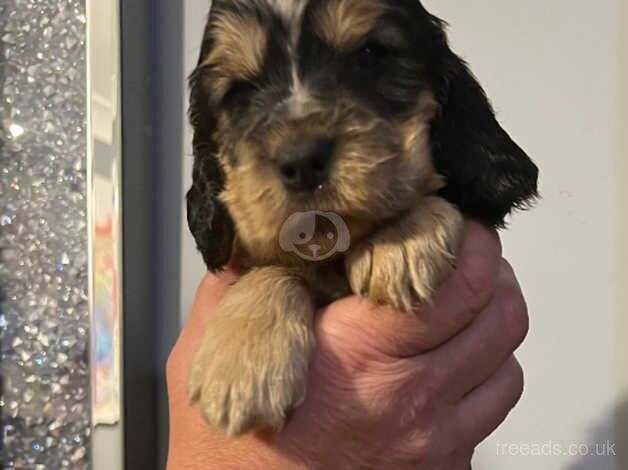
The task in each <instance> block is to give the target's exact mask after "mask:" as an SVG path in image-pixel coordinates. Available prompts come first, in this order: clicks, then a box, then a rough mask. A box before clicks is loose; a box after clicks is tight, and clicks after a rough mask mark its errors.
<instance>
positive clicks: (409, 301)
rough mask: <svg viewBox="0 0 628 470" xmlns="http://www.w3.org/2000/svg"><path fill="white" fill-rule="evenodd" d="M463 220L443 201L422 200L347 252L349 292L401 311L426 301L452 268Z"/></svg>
mask: <svg viewBox="0 0 628 470" xmlns="http://www.w3.org/2000/svg"><path fill="white" fill-rule="evenodd" d="M462 224H463V219H462V215H461V214H460V213H459V212H458V210H457V209H455V208H454V207H453V206H452V205H451V204H449V203H448V202H447V201H445V200H444V199H442V198H439V197H427V198H425V199H424V200H423V201H422V202H421V205H420V206H419V207H417V208H415V209H413V210H412V211H411V212H410V213H408V214H407V215H406V216H404V217H403V218H402V219H400V220H399V221H398V222H397V223H396V224H394V225H393V226H389V227H386V228H385V229H383V230H380V231H379V232H377V233H375V234H374V235H373V236H372V237H371V238H370V239H368V240H366V241H365V242H363V243H361V244H360V245H358V246H356V247H355V248H354V249H352V250H351V252H350V253H349V255H348V256H347V261H346V268H347V275H348V277H349V282H350V284H351V288H352V290H353V292H354V293H356V294H358V295H364V296H366V297H368V298H369V299H370V300H372V301H373V302H383V303H386V304H389V305H392V306H394V307H396V308H398V309H401V310H405V311H411V310H412V308H413V304H414V303H416V302H417V301H425V300H429V298H430V296H431V295H432V292H433V291H434V289H435V288H436V287H437V286H438V285H439V284H440V283H441V282H442V281H443V280H444V279H445V278H446V277H447V275H448V274H449V273H450V272H451V270H452V267H453V262H454V259H455V254H456V252H457V250H458V247H459V244H460V238H461V234H462Z"/></svg>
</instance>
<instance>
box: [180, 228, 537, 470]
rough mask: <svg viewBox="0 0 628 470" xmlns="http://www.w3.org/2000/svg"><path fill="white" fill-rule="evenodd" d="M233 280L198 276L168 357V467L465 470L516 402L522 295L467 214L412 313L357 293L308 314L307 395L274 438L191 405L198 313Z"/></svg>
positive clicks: (495, 246)
mask: <svg viewBox="0 0 628 470" xmlns="http://www.w3.org/2000/svg"><path fill="white" fill-rule="evenodd" d="M236 279H237V275H236V274H235V273H234V272H233V271H232V270H227V271H226V272H225V273H222V274H220V275H219V276H207V277H206V279H205V280H204V281H203V283H202V284H201V287H200V288H199V291H198V293H197V298H196V302H195V305H194V307H193V309H192V313H191V316H190V319H189V321H188V324H187V325H186V326H185V328H184V330H183V332H182V334H181V337H180V338H179V341H178V342H177V345H176V346H175V349H174V350H173V352H172V355H171V357H170V360H169V363H168V385H169V398H170V418H171V423H170V424H171V432H170V455H169V468H172V469H183V468H194V469H204V468H395V469H397V468H416V467H417V465H418V466H420V468H422V469H428V470H432V469H441V468H442V469H447V470H450V469H453V470H456V469H465V470H466V469H467V468H468V466H469V461H470V459H471V455H472V454H473V449H474V447H475V446H476V445H477V444H478V443H479V442H481V441H482V440H483V439H484V438H485V437H486V436H487V435H489V434H490V433H491V432H492V431H493V430H494V429H495V428H496V427H497V426H498V425H499V424H500V423H501V422H502V421H503V420H504V419H505V417H506V415H507V414H508V412H509V411H510V409H511V408H512V407H513V406H514V404H515V403H516V402H517V401H518V399H519V396H520V394H521V391H522V388H523V376H522V371H521V368H520V366H519V364H518V363H517V362H516V360H515V359H514V357H513V356H512V354H513V351H514V350H515V349H516V348H517V346H518V345H519V344H520V342H521V341H522V340H523V338H524V337H525V334H526V332H527V312H526V307H525V302H524V301H523V297H522V295H521V291H520V289H519V286H518V284H517V281H516V278H515V276H514V274H513V272H512V269H511V268H510V267H509V266H508V264H507V263H506V262H505V261H503V260H502V259H501V248H500V244H499V239H498V237H497V235H496V233H495V232H494V231H492V230H489V229H486V228H485V227H483V226H481V225H479V224H477V223H475V222H468V223H467V224H466V233H465V243H464V246H463V249H462V251H461V253H460V255H459V257H458V268H457V269H456V271H455V272H454V274H453V275H452V277H451V278H450V279H449V280H448V281H447V282H446V283H445V285H443V286H442V288H441V289H440V290H439V291H438V292H437V293H436V295H435V297H434V300H433V303H432V305H429V306H426V307H425V308H423V309H422V310H421V311H420V312H417V314H416V315H408V314H401V313H398V312H394V311H390V310H389V309H386V308H378V307H375V306H372V305H370V304H368V303H367V302H365V301H363V300H361V299H358V298H355V297H352V298H347V299H344V300H341V301H339V302H336V303H334V304H332V305H330V306H329V307H327V308H326V309H324V310H323V311H322V312H320V313H319V315H318V316H317V319H316V325H315V327H316V336H317V341H318V347H317V351H316V353H315V357H314V359H313V361H312V364H311V366H310V379H309V387H308V395H307V399H306V401H305V402H304V404H303V405H302V406H301V407H299V408H298V409H297V410H295V412H294V413H293V415H292V417H291V419H290V420H289V421H288V424H287V425H286V427H285V428H284V429H283V430H282V431H281V432H279V433H278V434H276V435H274V436H272V435H270V434H267V433H266V434H264V433H260V434H257V435H249V436H246V437H244V438H241V439H227V438H225V437H224V436H222V435H221V434H220V433H219V432H217V431H214V430H212V429H210V428H209V427H208V426H207V425H206V424H205V422H204V421H203V420H202V418H201V417H200V413H199V412H198V410H196V409H193V408H192V407H190V406H189V405H188V402H187V394H186V389H185V384H186V380H187V370H188V365H189V362H190V360H191V357H192V355H193V353H194V352H195V350H196V348H197V347H198V344H199V342H200V338H201V336H202V332H203V327H204V324H205V320H206V318H207V314H208V313H209V314H211V311H212V310H213V309H214V308H215V306H216V305H217V303H218V302H219V301H220V298H222V295H223V294H224V292H225V290H226V289H228V286H229V284H230V283H232V282H234V281H235V280H236Z"/></svg>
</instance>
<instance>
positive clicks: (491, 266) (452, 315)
mask: <svg viewBox="0 0 628 470" xmlns="http://www.w3.org/2000/svg"><path fill="white" fill-rule="evenodd" d="M500 260H501V244H500V241H499V237H498V235H497V232H496V231H495V230H494V229H492V228H487V227H486V226H484V225H482V224H480V223H478V222H474V221H467V222H466V224H465V237H464V243H463V246H462V249H461V251H460V253H459V255H458V259H457V265H458V267H457V269H456V270H455V271H454V273H453V274H452V276H451V277H450V279H448V280H447V281H446V282H445V284H444V285H443V286H442V287H441V288H440V289H439V290H438V291H437V293H436V294H435V296H434V299H433V302H432V304H431V305H426V306H425V307H424V308H422V309H421V310H420V311H418V312H416V314H407V313H399V312H397V311H394V310H393V309H390V308H385V307H377V306H374V305H372V304H370V303H369V302H368V301H366V300H363V299H360V298H358V297H351V298H348V299H343V300H341V301H339V302H336V303H335V304H332V305H331V306H329V307H328V308H326V309H324V310H323V311H322V312H321V314H320V315H319V316H318V317H317V324H316V327H317V331H318V332H319V333H320V334H319V337H323V338H324V337H325V336H326V334H329V335H330V338H329V339H330V340H331V341H333V338H334V337H337V338H338V339H339V340H340V341H344V340H346V338H347V337H348V336H347V335H349V337H355V336H357V337H358V338H359V339H360V341H362V342H363V343H362V346H363V348H364V349H365V350H369V349H373V348H375V349H376V350H377V351H378V352H380V353H383V354H386V355H388V356H390V357H410V356H415V355H417V354H420V353H422V352H425V351H427V350H430V349H433V348H435V347H436V346H438V345H440V344H442V343H444V342H446V341H447V340H449V339H450V338H451V337H453V336H454V335H456V334H457V333H458V332H459V331H461V330H462V329H464V328H465V326H467V325H468V323H469V322H471V321H472V320H473V319H474V318H475V316H476V314H477V313H478V312H479V311H481V310H482V309H483V308H484V307H485V306H486V305H487V304H488V302H489V301H490V299H491V297H492V295H493V291H494V289H495V283H496V279H497V274H498V270H499V264H500Z"/></svg>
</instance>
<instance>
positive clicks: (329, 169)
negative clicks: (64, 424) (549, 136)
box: [187, 0, 537, 435]
mask: <svg viewBox="0 0 628 470" xmlns="http://www.w3.org/2000/svg"><path fill="white" fill-rule="evenodd" d="M190 86H191V107H190V115H191V122H192V125H193V127H194V156H195V162H194V183H193V186H192V188H191V189H190V191H189V193H188V196H187V202H188V221H189V226H190V229H191V231H192V233H193V234H194V237H195V239H196V242H197V245H198V248H199V250H200V252H201V253H202V255H203V258H204V260H205V262H206V264H207V266H208V268H209V269H210V270H211V271H216V270H219V269H221V267H222V266H224V265H225V264H226V263H227V262H228V261H229V260H230V259H231V257H236V258H237V259H238V260H239V262H240V263H241V264H242V265H243V266H244V267H245V268H246V273H245V274H244V275H243V277H242V278H241V279H240V280H239V281H238V282H237V283H236V284H235V285H234V286H233V287H232V288H231V289H230V290H229V292H228V293H227V294H226V296H225V297H224V299H223V300H222V302H221V304H220V305H219V307H218V310H217V311H216V312H214V314H213V315H212V316H211V318H210V320H209V325H208V327H207V331H206V333H205V336H204V340H203V342H202V345H201V347H200V350H199V351H198V353H197V354H196V357H195V360H194V362H193V364H192V367H191V371H190V379H189V394H190V398H191V400H192V401H193V402H199V403H200V408H201V411H202V413H203V415H204V417H205V418H206V420H207V421H208V422H209V423H210V424H211V425H214V426H217V427H220V428H222V429H224V430H225V431H226V432H227V433H228V434H230V435H238V434H241V433H244V432H247V431H249V430H252V429H257V428H269V427H270V428H275V429H278V428H280V427H281V426H282V425H283V423H284V421H285V420H286V416H287V414H288V413H289V411H290V410H291V409H293V408H294V407H296V406H298V405H299V404H300V403H301V402H302V401H303V399H304V396H305V390H306V377H307V370H308V361H309V359H310V355H311V353H312V350H313V349H314V337H313V333H312V317H313V315H314V312H315V310H316V308H317V307H318V306H321V305H324V304H326V303H329V302H330V301H332V300H334V299H337V298H339V297H342V296H345V295H349V294H351V293H354V294H358V295H361V296H365V297H367V298H369V299H371V300H372V301H373V302H378V303H385V304H389V305H391V306H394V307H396V308H398V309H400V310H404V311H412V309H413V308H415V307H416V305H417V304H418V303H420V302H422V301H426V300H428V299H429V298H430V294H431V293H432V292H433V291H434V289H435V288H436V287H437V286H438V285H439V283H440V282H441V281H442V280H443V279H444V278H445V277H446V276H447V275H448V273H449V272H450V270H451V269H452V263H453V260H454V257H455V255H456V250H457V249H458V247H459V244H460V238H461V230H462V215H461V214H465V215H468V216H471V217H475V218H479V219H482V220H484V221H485V222H487V223H489V224H493V225H495V226H500V225H503V223H504V217H505V216H506V215H507V214H509V212H511V211H512V210H513V209H514V208H523V207H525V206H526V205H527V203H528V202H529V201H530V200H531V199H532V198H533V197H534V196H535V195H536V187H537V168H536V167H535V165H534V164H533V163H532V162H531V160H530V159H529V158H528V156H527V155H526V154H525V153H524V151H523V150H522V149H521V148H520V147H519V146H518V145H517V144H516V143H515V142H513V141H512V139H511V138H510V137H509V136H508V134H507V133H506V132H505V131H504V129H502V128H501V127H500V125H499V124H498V122H497V121H496V119H495V116H494V113H493V110H492V108H491V105H490V104H489V102H488V100H487V97H486V95H485V93H484V91H483V90H482V88H481V87H480V85H479V84H478V82H477V80H476V79H475V78H474V76H473V75H472V74H471V72H470V71H469V69H468V68H467V66H466V64H465V63H464V62H463V61H462V60H461V59H460V58H459V57H458V56H457V55H456V54H455V53H454V52H452V50H451V49H450V48H449V46H448V43H447V38H446V35H445V32H444V27H443V22H442V21H441V20H439V19H438V18H436V17H434V16H432V15H431V14H430V13H428V12H427V11H426V10H425V8H424V7H423V6H422V5H421V3H420V2H419V1H418V0H214V2H213V5H212V9H211V12H210V16H209V21H208V24H207V28H206V30H205V33H204V38H203V43H202V48H201V55H200V60H199V62H198V67H197V68H196V70H195V71H194V72H193V74H192V76H191V79H190Z"/></svg>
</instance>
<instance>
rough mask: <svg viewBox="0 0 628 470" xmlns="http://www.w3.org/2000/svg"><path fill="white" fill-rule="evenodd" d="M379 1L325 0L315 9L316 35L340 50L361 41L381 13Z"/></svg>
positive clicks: (347, 48) (347, 49)
mask: <svg viewBox="0 0 628 470" xmlns="http://www.w3.org/2000/svg"><path fill="white" fill-rule="evenodd" d="M382 11H383V7H382V5H381V3H380V2H379V1H378V0H343V1H340V2H339V1H337V0H326V1H325V2H323V5H322V6H321V8H320V9H319V10H318V16H317V20H318V24H317V32H318V34H319V35H320V36H321V37H322V38H323V39H324V40H325V41H327V42H328V43H329V44H330V45H332V46H334V47H335V48H337V49H338V50H340V51H349V50H352V49H354V48H355V47H356V46H358V45H359V44H360V42H361V41H362V40H363V38H364V37H365V36H366V35H367V34H368V32H369V31H370V30H371V29H372V28H373V26H375V23H376V22H377V20H378V19H379V17H380V15H381V14H382Z"/></svg>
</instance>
